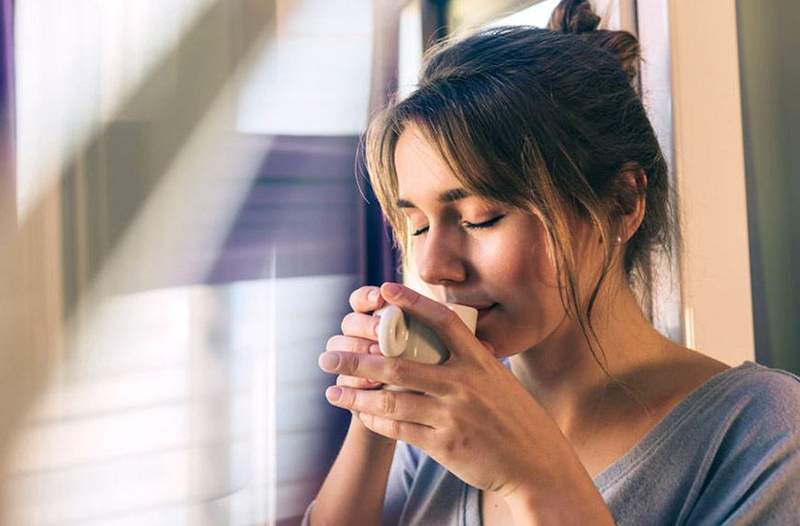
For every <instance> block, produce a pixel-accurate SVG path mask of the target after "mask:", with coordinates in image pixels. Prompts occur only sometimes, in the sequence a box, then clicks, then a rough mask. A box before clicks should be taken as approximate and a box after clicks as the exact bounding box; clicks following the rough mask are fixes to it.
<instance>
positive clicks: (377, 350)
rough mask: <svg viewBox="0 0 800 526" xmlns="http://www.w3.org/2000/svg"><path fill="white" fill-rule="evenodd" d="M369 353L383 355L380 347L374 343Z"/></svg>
mask: <svg viewBox="0 0 800 526" xmlns="http://www.w3.org/2000/svg"><path fill="white" fill-rule="evenodd" d="M369 353H370V354H380V353H381V348H380V346H379V345H378V344H377V343H373V344H372V345H370V346H369Z"/></svg>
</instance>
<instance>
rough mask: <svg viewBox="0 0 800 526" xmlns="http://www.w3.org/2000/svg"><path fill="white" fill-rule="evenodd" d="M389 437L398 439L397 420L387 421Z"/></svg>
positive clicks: (398, 425)
mask: <svg viewBox="0 0 800 526" xmlns="http://www.w3.org/2000/svg"><path fill="white" fill-rule="evenodd" d="M389 436H390V437H395V438H397V437H399V436H400V422H399V421H397V420H390V421H389Z"/></svg>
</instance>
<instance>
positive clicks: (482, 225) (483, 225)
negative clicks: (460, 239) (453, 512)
mask: <svg viewBox="0 0 800 526" xmlns="http://www.w3.org/2000/svg"><path fill="white" fill-rule="evenodd" d="M504 217H505V214H502V215H499V216H497V217H494V218H492V219H490V220H488V221H484V222H483V223H475V224H472V223H466V224H465V225H464V226H466V227H467V228H489V227H492V226H494V225H496V224H497V223H498V222H499V221H500V220H501V219H503V218H504ZM427 231H428V227H427V226H426V227H423V228H420V229H419V230H415V231H414V232H413V233H412V234H411V235H412V236H419V235H422V234H424V233H425V232H427Z"/></svg>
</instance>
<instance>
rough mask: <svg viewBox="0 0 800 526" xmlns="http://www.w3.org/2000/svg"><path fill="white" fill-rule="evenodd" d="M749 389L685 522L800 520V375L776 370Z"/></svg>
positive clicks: (763, 376) (738, 523)
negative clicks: (746, 398)
mask: <svg viewBox="0 0 800 526" xmlns="http://www.w3.org/2000/svg"><path fill="white" fill-rule="evenodd" d="M749 388H750V389H751V393H752V396H751V397H750V398H749V400H748V401H747V403H743V405H742V407H741V409H740V411H739V412H738V413H737V414H736V415H735V417H734V418H732V421H731V424H730V425H731V428H730V432H729V433H726V436H725V438H724V439H723V440H722V442H721V444H720V447H719V449H718V450H717V452H716V454H715V455H714V457H713V458H712V459H711V462H710V466H709V475H708V478H707V479H706V481H705V483H704V487H703V489H702V491H701V494H700V497H699V499H698V501H697V503H696V505H695V506H694V507H693V509H692V513H691V515H690V516H689V517H687V519H688V520H686V521H685V522H684V524H688V525H696V524H700V525H705V524H715V525H716V524H725V525H740V524H741V525H744V524H748V525H749V524H776V525H782V524H798V518H799V517H800V515H798V511H797V510H800V378H798V377H796V376H794V375H791V374H788V373H776V372H774V370H773V371H771V372H766V373H765V374H764V375H761V378H759V379H758V382H754V383H753V384H751V385H750V386H749Z"/></svg>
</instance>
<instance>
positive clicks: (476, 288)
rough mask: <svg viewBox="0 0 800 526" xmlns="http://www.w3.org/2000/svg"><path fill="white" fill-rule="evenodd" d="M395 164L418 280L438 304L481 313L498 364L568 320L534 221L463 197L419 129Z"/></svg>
mask: <svg viewBox="0 0 800 526" xmlns="http://www.w3.org/2000/svg"><path fill="white" fill-rule="evenodd" d="M395 165H396V170H397V177H398V186H399V197H400V200H399V203H398V204H399V206H400V207H401V208H402V210H403V212H404V213H405V214H406V216H407V217H408V219H409V224H410V228H411V232H412V233H414V234H416V235H415V236H414V237H412V254H411V256H412V257H413V258H414V261H415V263H416V265H417V270H418V272H419V275H420V277H421V278H422V280H424V281H425V282H426V283H427V284H428V285H429V286H430V288H431V290H432V291H433V292H434V294H435V295H436V298H437V299H438V300H439V301H442V302H450V303H460V304H465V305H471V306H474V307H478V308H480V311H479V317H478V325H477V336H478V338H480V339H481V340H485V341H487V342H489V343H491V344H492V345H493V346H494V348H495V353H496V355H497V358H501V357H505V356H511V355H514V354H517V353H520V352H522V351H525V350H527V349H529V348H531V347H533V346H535V345H536V344H538V343H539V342H541V341H543V340H544V339H545V338H547V337H548V336H549V335H550V334H552V333H553V332H554V331H555V330H556V328H557V327H559V325H560V324H561V323H562V322H563V321H565V320H564V319H565V316H566V313H565V311H564V307H563V306H562V304H561V301H560V299H559V292H558V287H557V284H556V276H555V268H554V267H553V265H552V264H551V263H550V261H549V259H548V257H547V248H546V240H545V239H546V234H545V230H544V228H543V225H542V223H541V221H540V220H539V219H538V218H537V217H536V216H534V215H532V214H526V213H524V212H522V211H520V210H514V209H512V208H511V207H509V206H508V205H498V204H493V203H491V202H489V201H486V200H484V199H482V198H479V197H476V196H470V195H464V194H465V192H464V190H463V188H462V187H461V185H460V183H459V182H458V181H457V180H456V179H455V177H454V176H453V174H452V173H451V172H450V171H449V169H448V168H447V165H446V164H445V162H444V161H443V160H442V159H441V158H440V157H439V156H438V154H437V153H436V150H435V147H434V146H432V145H430V144H428V142H427V141H426V140H425V138H424V136H423V135H422V133H421V132H420V131H419V130H418V128H416V127H415V126H413V125H409V126H408V127H407V128H406V130H405V131H404V132H403V134H402V135H401V136H400V138H399V141H398V145H397V148H396V150H395Z"/></svg>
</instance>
